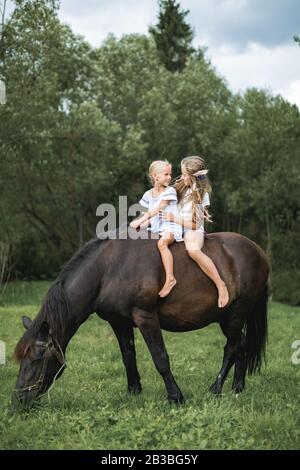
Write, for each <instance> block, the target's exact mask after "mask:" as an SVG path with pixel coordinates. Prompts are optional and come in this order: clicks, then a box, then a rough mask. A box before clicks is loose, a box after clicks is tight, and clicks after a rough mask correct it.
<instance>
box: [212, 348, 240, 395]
mask: <svg viewBox="0 0 300 470" xmlns="http://www.w3.org/2000/svg"><path fill="white" fill-rule="evenodd" d="M235 354H236V347H235V342H234V341H232V340H230V339H228V340H227V343H226V345H225V348H224V356H223V364H222V367H221V370H220V372H219V373H218V375H217V378H216V380H215V382H214V383H213V384H212V386H211V387H210V391H211V392H212V393H213V394H214V395H221V393H222V388H223V385H224V382H225V380H226V377H227V375H228V372H229V371H230V369H231V367H232V366H233V364H234V361H235Z"/></svg>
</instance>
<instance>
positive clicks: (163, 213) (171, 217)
mask: <svg viewBox="0 0 300 470" xmlns="http://www.w3.org/2000/svg"><path fill="white" fill-rule="evenodd" d="M159 218H160V220H168V221H169V222H174V214H170V212H166V211H163V210H160V211H159Z"/></svg>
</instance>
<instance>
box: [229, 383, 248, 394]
mask: <svg viewBox="0 0 300 470" xmlns="http://www.w3.org/2000/svg"><path fill="white" fill-rule="evenodd" d="M244 389H245V384H243V383H242V382H239V383H237V384H233V385H232V390H233V391H234V393H242V391H243V390H244Z"/></svg>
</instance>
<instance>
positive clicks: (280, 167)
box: [0, 0, 300, 304]
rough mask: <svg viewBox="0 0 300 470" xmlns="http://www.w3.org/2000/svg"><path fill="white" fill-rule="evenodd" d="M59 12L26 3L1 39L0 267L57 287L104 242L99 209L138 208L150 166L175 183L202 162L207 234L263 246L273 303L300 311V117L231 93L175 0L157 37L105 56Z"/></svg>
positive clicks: (271, 101) (52, 4) (279, 102)
mask: <svg viewBox="0 0 300 470" xmlns="http://www.w3.org/2000/svg"><path fill="white" fill-rule="evenodd" d="M171 7H172V8H173V9H172V8H171ZM58 9H59V2H57V1H54V0H35V1H29V0H17V1H15V8H14V11H13V13H12V14H11V15H10V17H9V18H7V19H6V21H5V22H3V23H2V28H1V36H0V79H1V80H2V81H3V82H4V83H5V85H6V103H5V104H3V105H0V154H1V160H0V220H1V223H0V242H1V245H0V248H1V249H0V258H1V253H2V251H3V252H5V253H6V258H5V259H7V257H8V255H7V253H9V263H7V266H9V268H10V275H11V278H16V277H19V278H26V279H28V278H31V279H32V278H49V277H54V276H55V275H56V274H57V272H58V270H59V269H60V268H61V267H62V265H63V263H64V262H65V261H66V260H67V259H68V258H69V257H70V256H71V255H72V254H73V253H74V251H75V250H77V249H78V248H79V247H81V246H82V244H83V243H84V242H85V241H86V240H88V239H90V238H91V237H94V236H95V229H96V225H97V222H98V221H99V220H98V219H97V217H96V208H97V207H98V206H99V204H102V203H111V204H114V205H115V206H116V207H117V205H118V198H119V195H127V196H128V202H129V204H132V203H134V202H137V200H139V198H140V196H141V194H142V193H143V192H144V191H145V189H146V188H147V187H149V182H148V179H147V169H148V166H149V164H150V162H151V161H153V160H155V159H165V158H166V159H168V160H169V161H170V162H171V163H172V164H173V172H174V176H176V175H178V174H179V173H180V160H181V159H182V158H183V157H184V156H187V155H194V154H196V155H202V156H204V158H205V159H206V161H207V164H208V167H209V169H210V179H211V182H212V186H213V193H212V201H211V202H212V206H211V212H212V214H213V220H214V223H213V224H210V225H208V227H207V228H208V230H211V231H223V230H225V231H237V232H240V233H243V234H244V235H246V236H248V237H250V238H251V239H253V240H254V241H256V242H257V243H259V244H260V245H261V246H262V247H263V248H264V249H265V250H266V251H267V253H268V256H269V258H270V260H271V262H272V281H273V294H274V298H276V299H278V300H281V301H285V302H289V303H292V304H300V287H299V286H300V275H299V257H297V256H296V254H297V253H298V252H299V250H298V237H299V228H300V217H299V214H300V212H299V206H300V204H299V201H300V197H299V196H300V190H299V188H300V158H299V157H300V155H299V153H300V151H299V149H300V116H299V109H298V108H297V107H296V106H295V105H292V104H290V103H289V102H288V101H286V100H284V99H283V98H282V97H281V96H279V95H278V96H274V95H273V94H272V93H270V92H268V91H266V90H259V89H256V88H251V89H248V90H247V91H246V92H245V93H243V94H234V93H232V92H231V91H230V89H229V88H228V85H227V83H226V81H225V80H224V78H222V77H220V76H219V75H218V73H217V72H216V70H215V68H214V67H213V65H212V64H211V63H210V61H209V60H208V59H207V57H206V51H205V49H204V48H197V49H195V48H193V47H192V46H191V41H192V37H193V32H192V30H191V28H189V27H188V25H187V23H186V19H185V16H186V13H187V12H183V11H182V10H181V9H180V5H179V4H178V3H176V2H175V1H174V0H164V1H161V2H160V12H159V18H158V23H157V25H156V26H152V27H151V28H150V29H149V34H148V35H140V34H130V35H125V36H123V37H122V38H121V39H117V38H115V37H114V36H113V35H109V36H108V37H107V38H106V40H105V41H104V42H103V43H102V44H101V46H100V47H98V48H94V47H91V45H89V44H88V43H87V42H86V41H85V40H84V38H83V37H81V36H78V35H76V34H74V33H73V31H72V30H71V28H70V27H69V26H67V25H65V24H63V23H62V22H61V21H60V20H59V18H58ZM176 25H177V26H176ZM179 25H181V27H179ZM184 25H185V27H184ZM170 31H171V32H172V31H173V33H172V34H173V36H172V34H171V33H170ZM176 34H177V36H176ZM168 41H169V43H168ZM1 250H2V251H1ZM3 259H4V258H3ZM2 264H3V263H2ZM3 276H4V275H3Z"/></svg>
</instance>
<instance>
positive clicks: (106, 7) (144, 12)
mask: <svg viewBox="0 0 300 470" xmlns="http://www.w3.org/2000/svg"><path fill="white" fill-rule="evenodd" d="M156 14H157V5H156V2H155V1H153V0H143V1H141V2H139V1H137V0H100V1H97V0H86V1H85V2H82V0H80V1H79V0H61V8H60V18H61V20H62V21H63V22H64V23H68V24H70V25H71V27H72V29H73V31H74V32H76V33H77V34H81V35H83V36H84V37H85V39H86V40H87V41H88V42H90V44H92V45H93V46H94V47H98V46H100V44H101V43H102V42H103V40H104V39H105V38H106V37H107V35H108V34H109V33H113V34H114V35H115V36H117V37H121V36H122V35H123V34H129V33H147V31H148V26H149V25H150V23H155V22H156Z"/></svg>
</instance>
